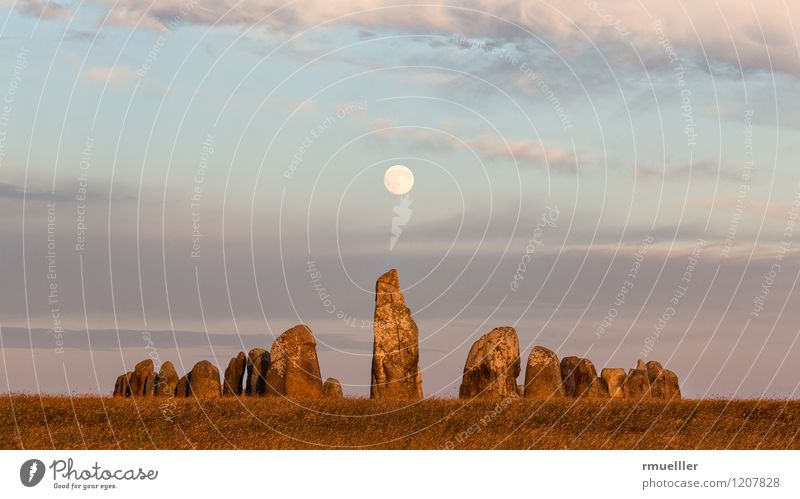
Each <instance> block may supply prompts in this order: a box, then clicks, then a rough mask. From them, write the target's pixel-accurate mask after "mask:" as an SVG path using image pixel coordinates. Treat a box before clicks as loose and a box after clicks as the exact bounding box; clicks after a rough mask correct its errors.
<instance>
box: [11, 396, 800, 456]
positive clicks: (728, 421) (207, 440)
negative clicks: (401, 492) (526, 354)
mask: <svg viewBox="0 0 800 499" xmlns="http://www.w3.org/2000/svg"><path fill="white" fill-rule="evenodd" d="M0 448H3V449H22V448H27V449H50V448H57V449H84V448H90V449H98V448H100V449H117V448H122V449H153V448H156V449H234V448H241V449H319V448H383V449H450V448H453V449H493V448H497V449H529V448H531V449H695V448H699V449H787V448H788V449H800V401H783V400H769V401H755V400H752V401H751V400H735V401H725V400H703V401H696V400H684V401H677V402H648V403H642V404H639V405H637V404H633V403H629V402H622V401H612V402H609V401H588V400H586V401H577V402H576V401H573V400H560V401H551V402H535V401H525V400H510V399H509V400H501V401H491V402H489V401H481V402H471V403H462V402H460V401H458V400H441V399H430V400H425V401H422V402H418V403H416V404H413V405H407V404H404V403H399V402H376V401H370V400H366V399H345V400H317V401H305V402H302V403H298V404H296V403H292V402H289V401H286V400H279V399H270V398H266V399H265V398H242V399H236V398H231V399H219V400H213V401H206V402H203V403H198V402H197V401H196V400H193V399H173V400H170V399H149V400H148V399H145V400H137V401H134V400H132V399H111V398H101V397H80V398H69V397H42V398H40V397H37V396H30V395H6V396H3V397H2V398H0Z"/></svg>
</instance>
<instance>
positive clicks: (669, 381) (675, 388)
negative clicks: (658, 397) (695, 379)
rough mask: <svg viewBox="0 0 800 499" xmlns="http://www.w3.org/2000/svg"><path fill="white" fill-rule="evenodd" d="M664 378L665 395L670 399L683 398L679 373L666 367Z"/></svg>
mask: <svg viewBox="0 0 800 499" xmlns="http://www.w3.org/2000/svg"><path fill="white" fill-rule="evenodd" d="M664 378H665V380H666V388H665V397H664V398H666V399H668V400H673V399H674V400H680V399H681V387H680V384H679V383H678V375H677V374H675V373H674V372H672V371H670V370H669V369H664Z"/></svg>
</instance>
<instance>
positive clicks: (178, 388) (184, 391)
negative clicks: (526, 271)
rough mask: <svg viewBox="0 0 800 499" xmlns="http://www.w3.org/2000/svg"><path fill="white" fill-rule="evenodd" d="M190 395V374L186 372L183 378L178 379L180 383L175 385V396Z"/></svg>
mask: <svg viewBox="0 0 800 499" xmlns="http://www.w3.org/2000/svg"><path fill="white" fill-rule="evenodd" d="M189 395H190V393H189V375H188V374H184V375H183V376H182V377H181V379H179V380H178V384H177V385H175V396H176V397H188V396H189Z"/></svg>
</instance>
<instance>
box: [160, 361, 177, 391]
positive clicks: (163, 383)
mask: <svg viewBox="0 0 800 499" xmlns="http://www.w3.org/2000/svg"><path fill="white" fill-rule="evenodd" d="M177 385H178V372H177V371H175V366H173V365H172V362H170V361H166V362H164V363H163V364H161V369H159V370H158V376H156V396H157V397H171V396H173V395H175V388H176V387H177Z"/></svg>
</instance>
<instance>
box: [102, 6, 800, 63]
mask: <svg viewBox="0 0 800 499" xmlns="http://www.w3.org/2000/svg"><path fill="white" fill-rule="evenodd" d="M97 1H98V2H99V3H101V4H105V5H107V6H108V7H109V8H110V9H112V12H111V16H110V22H112V23H114V24H116V25H122V26H128V27H132V26H134V25H136V24H137V23H139V25H140V26H146V27H149V28H152V29H163V27H164V25H166V24H173V25H174V24H175V23H176V22H186V23H193V24H205V25H210V24H215V23H217V24H222V25H240V26H252V25H255V24H261V25H264V26H268V27H269V28H271V29H272V30H274V31H279V32H286V33H291V32H296V31H299V30H302V29H306V28H309V27H312V26H316V25H319V24H321V23H328V22H330V23H332V24H340V25H341V24H344V25H350V26H354V27H356V28H358V29H360V30H368V31H369V32H378V31H381V30H383V31H387V30H388V31H392V32H407V33H418V34H445V35H451V34H459V35H462V36H465V37H482V38H487V39H490V40H492V43H504V42H518V41H521V40H530V39H531V38H532V37H537V38H539V39H540V40H542V41H546V42H548V43H551V44H553V45H554V48H555V49H556V50H557V51H559V52H560V49H562V48H564V47H570V46H572V48H574V43H575V42H578V43H581V44H589V45H590V46H591V45H597V47H598V48H600V50H601V52H603V53H604V54H605V55H606V56H609V57H611V58H614V57H616V56H617V54H619V53H620V52H619V50H624V51H626V52H627V53H628V54H629V55H630V43H632V44H633V45H634V46H636V47H637V49H638V50H640V51H643V52H647V53H650V54H658V55H659V56H660V57H659V59H661V60H662V61H663V60H665V59H666V52H665V50H666V48H671V49H673V50H674V53H675V54H676V55H677V56H678V57H679V58H680V57H686V56H687V55H688V57H690V58H694V59H695V60H697V61H698V62H701V63H702V65H703V66H705V60H706V58H708V59H709V63H710V64H714V63H724V64H728V65H732V66H734V67H738V66H739V65H740V64H741V66H742V68H743V69H745V70H763V69H769V68H770V67H771V66H774V67H775V68H776V69H778V70H781V71H784V72H787V73H791V74H794V75H800V60H799V59H798V45H797V42H796V40H795V35H794V31H793V24H796V23H795V21H800V4H798V3H797V2H785V1H783V0H761V1H759V2H751V1H749V0H737V1H732V2H726V3H725V4H724V7H723V6H720V5H719V4H717V3H716V2H690V3H685V4H681V8H676V6H675V4H674V3H671V2H663V1H661V0H643V1H642V2H641V3H639V4H637V3H633V2H630V1H628V0H612V1H607V2H602V3H601V2H596V3H595V2H576V1H572V0H561V1H555V2H550V3H547V2H538V1H535V0H523V1H490V0H472V1H468V2H465V3H463V4H461V5H458V6H453V5H446V4H443V3H442V4H436V3H434V2H430V1H428V0H426V1H425V2H424V4H425V5H409V2H408V1H407V0H390V1H385V0H347V1H341V2H328V1H324V0H308V1H297V2H292V3H288V4H287V3H285V2H284V1H283V0H253V1H250V2H247V4H246V5H244V4H241V3H239V2H237V1H234V0H221V1H220V0H161V1H159V2H158V3H156V4H149V3H143V2H139V1H136V0H119V1H117V0H114V1H112V0H97ZM606 51H608V53H606ZM629 59H630V58H629ZM654 61H655V60H653V59H651V58H648V62H647V65H648V66H651V65H652V64H654ZM656 64H657V62H656Z"/></svg>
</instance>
